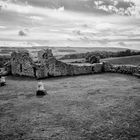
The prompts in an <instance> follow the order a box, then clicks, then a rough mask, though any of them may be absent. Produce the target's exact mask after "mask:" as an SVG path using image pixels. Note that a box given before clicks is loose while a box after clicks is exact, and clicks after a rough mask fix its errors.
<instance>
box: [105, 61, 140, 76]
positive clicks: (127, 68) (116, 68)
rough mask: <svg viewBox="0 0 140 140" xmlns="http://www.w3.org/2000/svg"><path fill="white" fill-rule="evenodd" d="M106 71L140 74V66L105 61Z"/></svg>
mask: <svg viewBox="0 0 140 140" xmlns="http://www.w3.org/2000/svg"><path fill="white" fill-rule="evenodd" d="M103 68H104V72H112V73H122V74H131V75H135V76H140V67H139V66H134V65H112V64H110V63H107V62H104V63H103Z"/></svg>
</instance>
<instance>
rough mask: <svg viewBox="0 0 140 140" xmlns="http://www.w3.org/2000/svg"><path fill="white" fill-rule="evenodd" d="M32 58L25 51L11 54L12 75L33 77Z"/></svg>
mask: <svg viewBox="0 0 140 140" xmlns="http://www.w3.org/2000/svg"><path fill="white" fill-rule="evenodd" d="M33 64H34V62H33V60H32V58H31V57H30V54H29V53H28V52H27V51H22V52H20V51H18V52H13V53H12V54H11V73H12V74H13V75H20V76H31V77H34V68H33Z"/></svg>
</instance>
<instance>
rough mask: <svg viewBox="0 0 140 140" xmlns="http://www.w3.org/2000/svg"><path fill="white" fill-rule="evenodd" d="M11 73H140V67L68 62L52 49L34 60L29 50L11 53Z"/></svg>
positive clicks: (51, 74) (40, 76)
mask: <svg viewBox="0 0 140 140" xmlns="http://www.w3.org/2000/svg"><path fill="white" fill-rule="evenodd" d="M10 63H11V73H12V74H13V75H20V76H30V77H36V78H47V77H56V76H74V75H85V74H94V73H103V72H111V73H112V72H113V73H123V74H131V75H136V76H138V75H140V67H138V66H131V65H112V64H110V63H108V62H103V63H97V64H79V65H78V64H68V63H64V62H62V61H58V60H56V58H55V57H54V56H53V54H52V51H51V50H50V49H47V50H41V51H39V52H38V58H37V61H36V62H34V61H33V58H32V57H31V56H30V54H29V52H27V51H25V52H23V51H22V52H13V53H12V55H11V61H10Z"/></svg>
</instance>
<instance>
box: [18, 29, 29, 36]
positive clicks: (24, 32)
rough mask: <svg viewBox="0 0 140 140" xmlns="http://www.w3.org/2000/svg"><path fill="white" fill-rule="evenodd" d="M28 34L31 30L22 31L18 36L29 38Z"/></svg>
mask: <svg viewBox="0 0 140 140" xmlns="http://www.w3.org/2000/svg"><path fill="white" fill-rule="evenodd" d="M28 33H29V30H28V29H23V30H20V31H19V32H18V35H19V36H27V35H28Z"/></svg>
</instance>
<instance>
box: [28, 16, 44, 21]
mask: <svg viewBox="0 0 140 140" xmlns="http://www.w3.org/2000/svg"><path fill="white" fill-rule="evenodd" d="M29 18H30V19H32V20H37V21H42V20H43V19H44V18H43V17H40V16H30V17H29Z"/></svg>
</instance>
